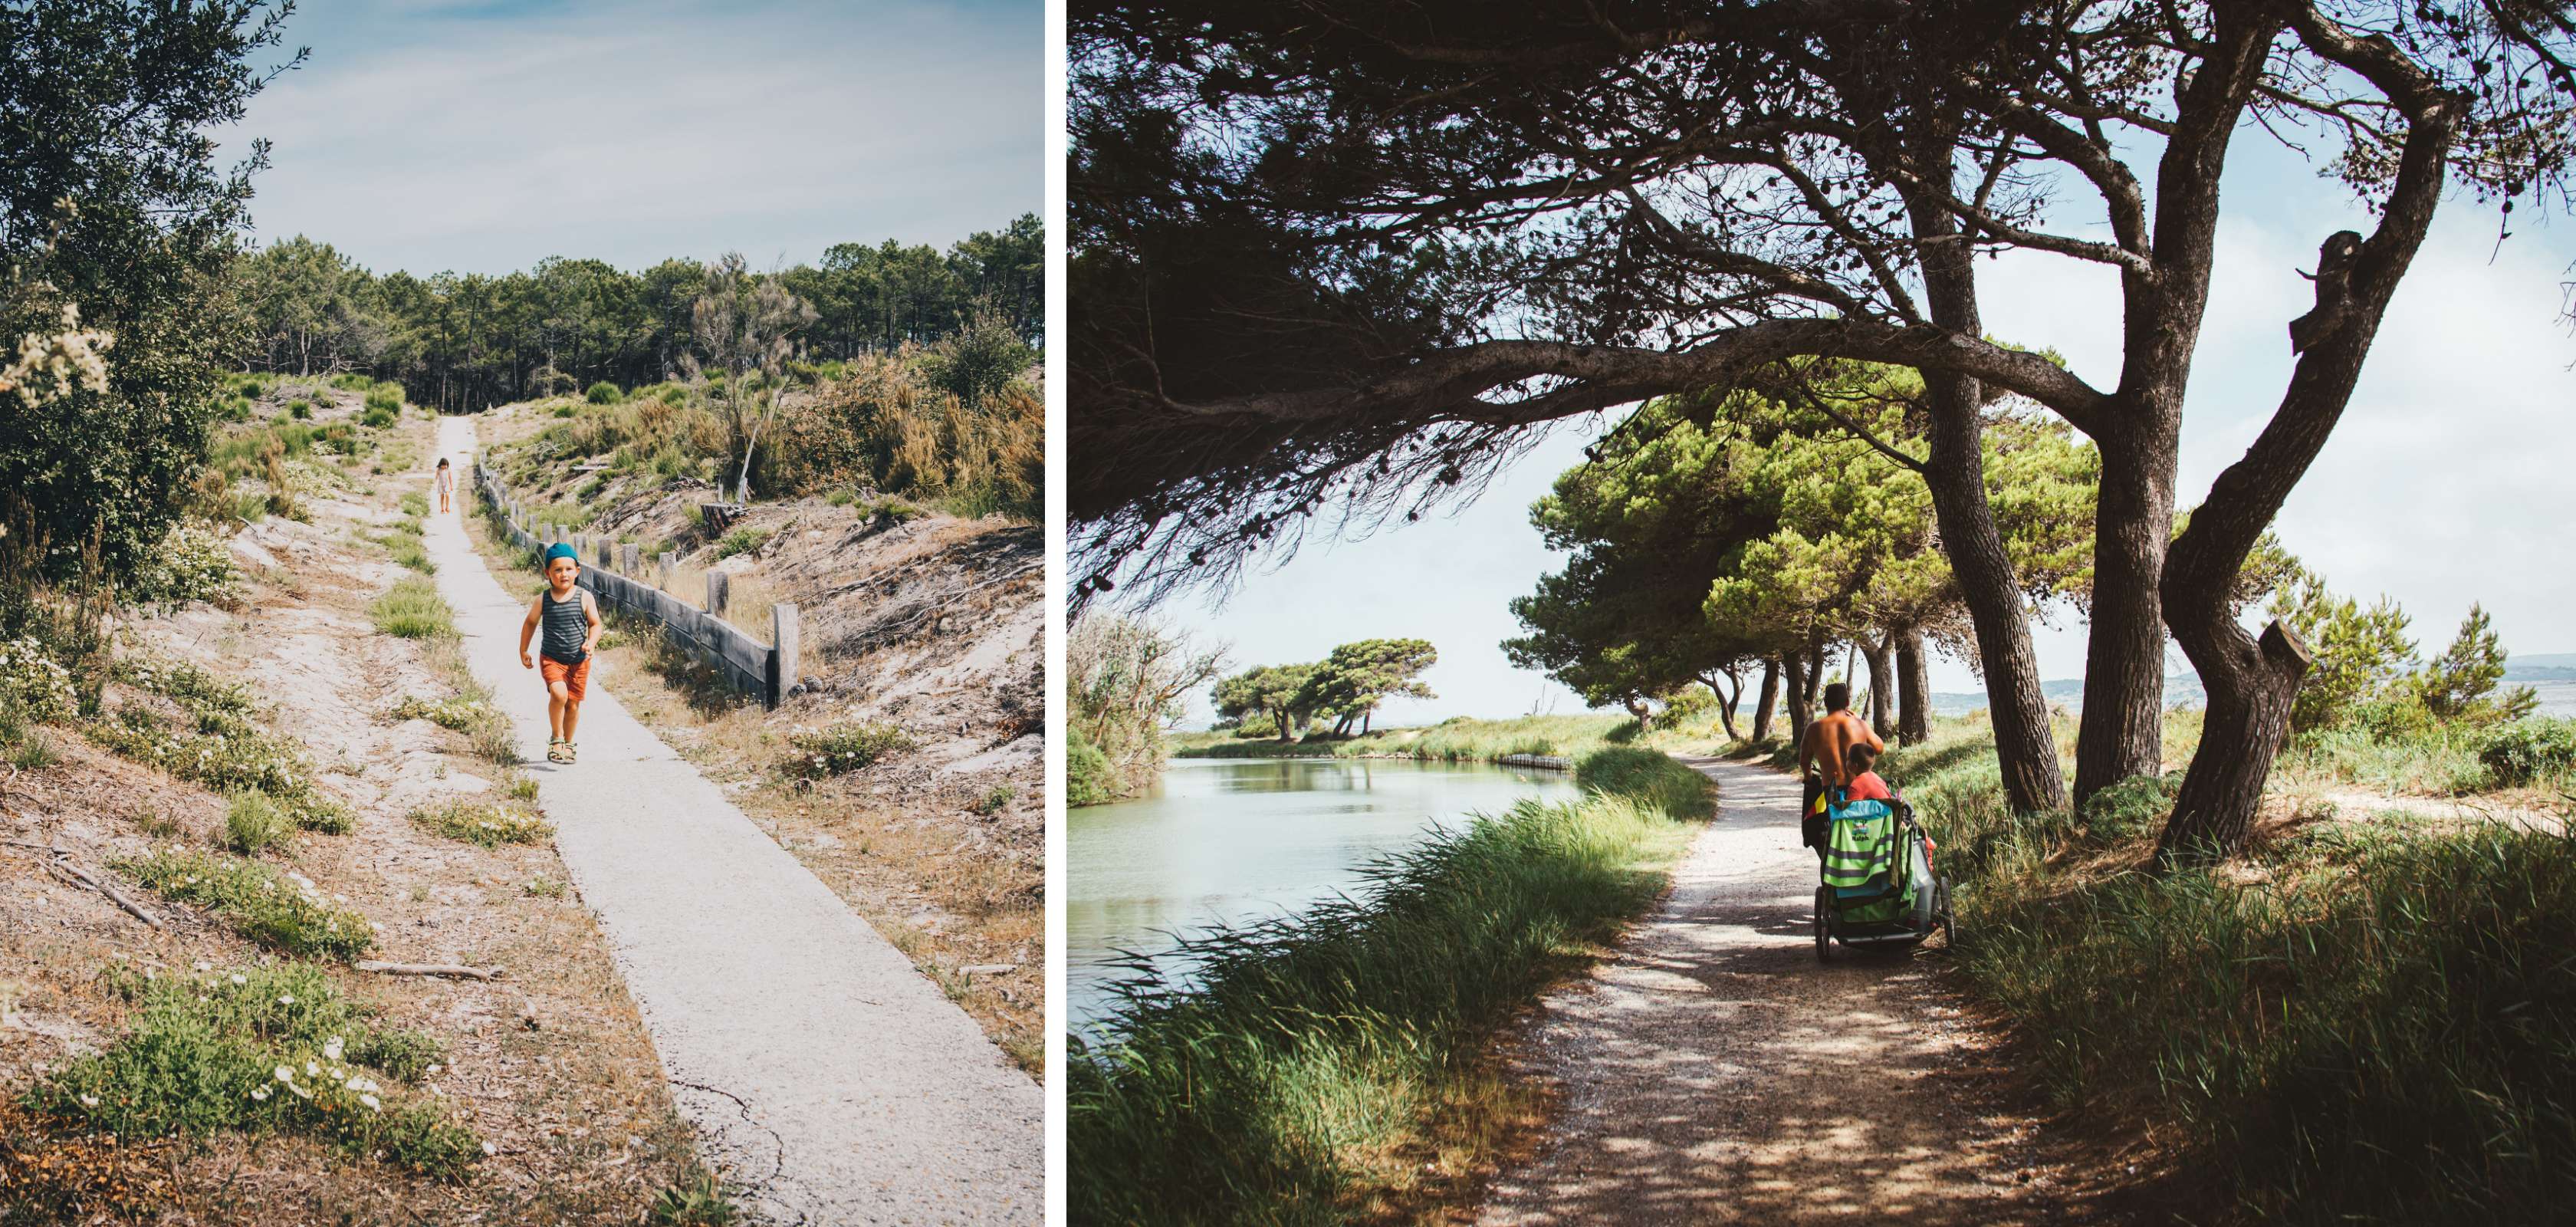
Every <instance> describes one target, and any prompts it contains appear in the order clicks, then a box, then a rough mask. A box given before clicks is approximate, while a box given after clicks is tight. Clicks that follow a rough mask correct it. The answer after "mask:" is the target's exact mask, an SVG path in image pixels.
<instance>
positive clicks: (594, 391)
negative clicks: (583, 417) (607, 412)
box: [582, 379, 626, 405]
mask: <svg viewBox="0 0 2576 1227" xmlns="http://www.w3.org/2000/svg"><path fill="white" fill-rule="evenodd" d="M582 396H583V398H584V399H586V400H588V401H589V402H590V403H592V404H594V405H614V404H616V403H617V402H619V401H622V400H624V399H626V394H625V393H624V392H621V391H619V390H618V389H617V385H616V384H613V383H610V382H608V381H607V380H605V379H603V380H600V381H599V382H598V383H595V384H592V385H590V390H589V391H587V392H584V393H582Z"/></svg>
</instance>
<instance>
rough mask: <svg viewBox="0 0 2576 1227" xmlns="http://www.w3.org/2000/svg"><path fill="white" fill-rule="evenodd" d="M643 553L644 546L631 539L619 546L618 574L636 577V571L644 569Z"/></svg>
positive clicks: (629, 577) (631, 577) (630, 577)
mask: <svg viewBox="0 0 2576 1227" xmlns="http://www.w3.org/2000/svg"><path fill="white" fill-rule="evenodd" d="M643 553H644V547H642V546H640V545H637V544H635V543H634V542H631V541H629V542H626V543H624V544H621V545H619V546H618V547H617V572H618V574H620V575H623V576H625V577H626V578H628V579H633V578H635V573H636V572H637V571H640V570H642V569H643Z"/></svg>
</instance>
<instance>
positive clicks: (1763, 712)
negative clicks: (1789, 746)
mask: <svg viewBox="0 0 2576 1227" xmlns="http://www.w3.org/2000/svg"><path fill="white" fill-rule="evenodd" d="M1779 699H1780V662H1779V661H1777V660H1765V661H1763V662H1762V689H1761V691H1760V692H1759V693H1758V695H1757V696H1756V697H1755V699H1754V700H1753V740H1755V741H1757V742H1761V741H1769V740H1771V705H1772V704H1773V703H1775V702H1778V701H1779Z"/></svg>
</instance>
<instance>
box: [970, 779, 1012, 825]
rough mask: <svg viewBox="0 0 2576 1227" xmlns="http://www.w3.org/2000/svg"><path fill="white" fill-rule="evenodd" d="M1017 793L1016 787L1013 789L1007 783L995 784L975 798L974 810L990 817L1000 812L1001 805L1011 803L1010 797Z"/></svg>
mask: <svg viewBox="0 0 2576 1227" xmlns="http://www.w3.org/2000/svg"><path fill="white" fill-rule="evenodd" d="M1018 795H1020V794H1019V790H1018V789H1015V788H1013V787H1011V786H1010V785H1008V784H996V785H994V786H993V787H992V788H991V789H989V790H987V791H986V792H985V793H984V795H983V796H981V797H978V798H976V799H975V807H974V808H975V812H976V813H978V814H982V815H985V816H986V817H991V816H992V815H994V814H998V813H1001V812H1002V807H1003V806H1005V805H1009V804H1010V803H1011V798H1013V797H1016V796H1018Z"/></svg>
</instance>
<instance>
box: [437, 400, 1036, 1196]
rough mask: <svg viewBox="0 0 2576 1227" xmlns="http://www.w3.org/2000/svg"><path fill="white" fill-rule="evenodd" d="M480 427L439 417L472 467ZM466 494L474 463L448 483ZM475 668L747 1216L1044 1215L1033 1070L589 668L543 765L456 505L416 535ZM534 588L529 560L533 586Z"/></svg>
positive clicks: (685, 1106)
mask: <svg viewBox="0 0 2576 1227" xmlns="http://www.w3.org/2000/svg"><path fill="white" fill-rule="evenodd" d="M473 449H474V425H473V422H472V420H471V419H468V418H459V417H452V418H448V419H446V420H445V421H443V422H442V423H440V434H439V454H441V455H444V456H446V457H448V458H449V459H450V461H451V462H453V463H454V464H455V465H456V466H457V467H458V468H459V469H460V470H461V471H462V473H471V472H472V458H473ZM457 497H458V499H459V501H460V502H463V501H465V500H468V499H470V498H471V497H472V496H471V493H470V482H469V479H468V478H466V477H464V476H462V475H460V477H459V479H458V481H457ZM427 541H428V546H429V552H430V556H431V557H432V558H433V559H435V560H436V561H437V563H438V586H439V590H440V592H441V593H442V594H443V595H444V596H445V597H446V598H447V601H448V603H449V604H450V605H452V606H454V607H455V609H456V614H457V627H458V629H459V630H461V631H462V632H463V633H464V638H465V653H466V657H467V660H468V661H469V662H470V663H471V665H472V667H473V670H474V673H475V675H476V676H477V677H479V678H481V679H482V680H483V681H484V683H485V684H487V685H489V686H491V687H492V689H493V690H494V691H495V692H497V694H498V696H499V700H500V703H501V705H502V707H503V709H504V710H505V711H506V712H507V713H508V714H509V716H510V717H511V720H512V722H513V723H514V725H515V726H516V728H517V730H518V733H519V739H520V743H521V745H520V754H521V756H522V757H523V758H525V759H527V760H530V762H529V766H528V770H529V773H530V774H532V775H534V776H536V777H537V780H538V790H539V804H540V805H542V806H543V807H544V809H545V811H546V814H547V817H548V818H549V819H550V820H551V821H552V822H553V823H554V825H555V827H556V831H557V835H556V847H557V849H558V850H559V852H560V853H561V855H562V857H563V861H564V865H565V867H566V870H567V871H568V872H569V873H570V874H571V876H572V880H573V884H574V885H575V886H576V887H577V888H579V890H580V892H581V899H582V902H583V903H584V904H586V905H587V906H588V907H590V908H591V909H592V911H593V912H594V913H596V914H597V916H598V918H599V923H600V928H601V929H602V930H603V931H605V932H606V934H607V936H608V939H609V944H610V947H611V949H612V951H613V953H614V956H615V960H616V963H617V967H618V970H619V971H620V972H621V973H622V974H623V975H624V977H625V980H626V984H627V987H628V989H629V991H630V992H631V993H632V994H633V996H634V998H635V1002H636V1005H637V1006H638V1007H639V1009H640V1010H641V1012H642V1014H643V1016H644V1023H645V1027H646V1030H647V1031H649V1032H650V1033H651V1035H652V1037H653V1045H654V1047H655V1049H656V1050H657V1051H658V1052H659V1053H660V1055H661V1058H662V1064H663V1067H664V1068H665V1069H666V1070H667V1071H668V1073H669V1075H670V1078H671V1082H672V1086H673V1088H674V1095H675V1097H676V1099H677V1100H678V1102H679V1105H680V1109H681V1111H682V1113H683V1114H684V1115H686V1116H687V1117H688V1118H689V1119H690V1121H691V1123H692V1124H694V1125H695V1126H696V1127H697V1128H698V1131H699V1134H700V1137H701V1139H702V1140H703V1141H704V1143H705V1145H706V1146H707V1148H708V1149H709V1151H710V1155H709V1157H710V1158H711V1159H713V1160H715V1161H716V1162H717V1163H719V1164H720V1165H721V1166H722V1167H723V1168H724V1169H725V1170H726V1171H727V1173H728V1175H729V1176H730V1177H731V1178H732V1179H734V1180H736V1181H739V1182H740V1183H741V1185H742V1186H743V1188H744V1199H745V1200H746V1201H747V1202H748V1203H749V1204H750V1206H751V1207H752V1208H753V1210H754V1211H755V1213H757V1214H758V1215H759V1216H760V1217H761V1218H763V1219H764V1220H766V1221H770V1222H781V1223H813V1224H826V1223H829V1224H842V1223H1035V1222H1038V1221H1040V1219H1041V1218H1042V1217H1043V1159H1044V1156H1043V1147H1044V1136H1043V1120H1044V1115H1043V1113H1044V1104H1043V1098H1042V1096H1041V1095H1040V1092H1039V1089H1038V1086H1037V1084H1036V1083H1035V1082H1034V1081H1032V1080H1031V1079H1030V1078H1029V1076H1028V1075H1027V1074H1025V1073H1022V1072H1021V1071H1020V1070H1019V1069H1018V1068H1016V1067H1014V1066H1013V1065H1011V1064H1010V1062H1009V1061H1008V1060H1007V1059H1006V1058H1005V1057H1004V1056H1003V1055H1002V1053H1001V1051H1000V1050H999V1049H997V1048H995V1047H994V1046H993V1044H992V1042H991V1041H990V1040H988V1039H986V1038H985V1036H984V1033H983V1032H982V1031H981V1030H980V1029H978V1028H977V1027H976V1025H975V1023H974V1020H972V1019H970V1018H968V1017H967V1016H966V1014H965V1013H964V1012H963V1011H961V1010H959V1009H958V1008H957V1007H956V1005H954V1004H953V1003H951V1002H950V1001H948V1000H947V998H946V997H944V996H943V995H941V993H940V991H939V989H938V988H937V987H936V986H934V985H932V984H931V983H930V982H929V981H928V980H926V979H924V978H923V977H922V975H921V973H920V972H919V971H917V970H915V969H914V968H913V966H912V963H911V961H910V960H908V959H906V958H905V957H904V956H903V955H902V954H901V953H899V952H898V951H896V950H895V949H894V947H892V946H891V945H889V944H888V943H887V942H886V941H885V939H884V938H882V937H880V936H879V935H878V934H877V933H876V931H875V930H874V929H871V928H870V927H869V926H868V924H867V922H866V921H864V920H861V919H860V918H858V917H857V916H855V915H853V914H851V912H850V910H849V908H848V907H847V906H846V905H845V904H843V903H842V902H841V900H840V898H839V897H838V896H835V895H834V894H833V893H832V892H831V890H830V888H828V887H826V886H824V885H823V884H822V883H821V882H819V881H817V880H815V878H814V875H813V874H812V873H811V872H810V871H808V870H807V869H806V868H805V867H804V866H803V865H802V864H799V863H798V862H797V861H796V860H795V858H794V857H792V856H790V855H788V854H787V853H786V852H785V851H784V850H782V849H780V848H779V846H778V845H777V844H776V843H775V842H774V841H772V840H771V839H770V838H769V836H767V835H766V834H763V833H762V832H761V830H760V829H759V828H758V827H756V826H754V825H752V823H751V820H750V819H749V818H746V817H745V816H744V815H743V813H742V811H741V810H739V809H737V808H735V807H734V806H733V805H732V804H731V803H729V802H727V801H726V800H725V799H724V797H723V795H722V794H721V793H720V792H718V790H717V789H716V788H715V786H714V785H713V784H711V783H709V782H708V781H707V780H706V779H705V778H703V777H702V776H700V775H699V774H698V772H697V770H696V769H695V768H694V767H692V766H690V765H689V764H688V763H687V762H686V761H684V760H682V759H681V758H680V757H679V756H678V755H677V754H675V753H673V752H672V751H671V750H670V748H669V747H667V746H665V745H664V744H663V743H662V742H661V740H660V739H658V738H656V737H655V736H654V735H653V734H652V732H651V731H649V730H647V729H646V728H645V727H644V726H643V725H641V724H639V723H637V722H636V720H635V719H634V718H633V717H632V716H631V715H629V714H628V713H627V712H626V710H625V708H624V707H622V706H620V705H619V703H618V702H617V697H616V695H615V693H614V690H615V686H616V681H615V679H614V678H599V679H594V681H593V682H592V684H591V687H590V697H589V700H588V701H587V702H586V703H584V704H583V707H582V717H581V728H580V734H579V736H580V741H581V761H580V763H579V764H577V765H573V766H558V765H555V764H552V763H548V762H546V761H545V754H544V750H545V743H546V736H547V729H546V710H545V691H544V690H543V688H542V687H541V685H540V684H539V683H538V682H537V681H536V680H535V677H536V675H535V674H534V673H533V672H531V671H528V670H525V669H522V668H521V667H520V665H519V624H520V619H521V618H523V617H524V616H525V614H526V610H527V600H528V599H529V598H526V597H521V596H516V595H513V594H510V593H505V592H504V591H503V590H502V588H501V585H500V584H499V583H497V582H495V581H494V580H493V578H492V576H491V574H490V573H489V572H487V571H486V570H485V569H484V567H483V564H482V562H481V561H480V560H479V559H478V558H476V557H475V555H474V552H473V546H472V545H471V544H470V543H469V542H468V541H467V539H466V535H465V531H464V528H463V526H462V525H461V524H460V523H459V521H458V520H457V518H456V517H454V516H446V515H442V516H434V517H432V518H431V520H430V526H429V530H428V533H427ZM533 589H534V580H533V577H532V578H531V581H530V590H531V591H533Z"/></svg>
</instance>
